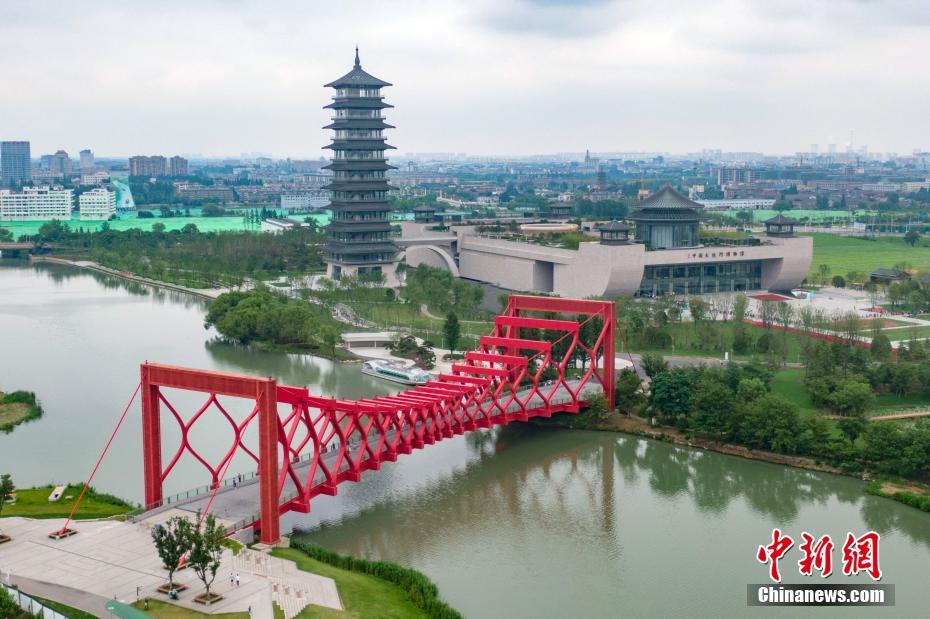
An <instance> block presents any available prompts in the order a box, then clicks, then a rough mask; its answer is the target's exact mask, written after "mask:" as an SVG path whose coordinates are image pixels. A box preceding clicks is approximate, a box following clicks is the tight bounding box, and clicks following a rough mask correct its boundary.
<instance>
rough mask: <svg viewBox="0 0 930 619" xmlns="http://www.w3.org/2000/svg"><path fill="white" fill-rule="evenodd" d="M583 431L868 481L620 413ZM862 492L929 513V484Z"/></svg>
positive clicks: (890, 484) (879, 485)
mask: <svg viewBox="0 0 930 619" xmlns="http://www.w3.org/2000/svg"><path fill="white" fill-rule="evenodd" d="M560 417H564V419H560ZM550 419H551V420H552V423H550V424H547V425H557V426H562V427H567V428H573V427H574V426H573V424H572V416H571V415H564V416H559V415H556V416H554V417H552V418H550ZM581 429H584V430H595V431H602V432H621V433H624V434H632V435H635V436H641V437H643V438H649V439H653V440H657V441H664V442H667V443H674V444H676V445H684V446H687V447H694V448H697V449H704V450H707V451H715V452H717V453H721V454H726V455H729V456H737V457H739V458H745V459H746V460H758V461H760V462H768V463H770V464H781V465H783V466H790V467H793V468H799V469H807V470H810V471H818V472H821V473H831V474H833V475H843V476H845V477H854V478H856V479H862V480H864V481H865V480H868V477H867V476H866V475H862V474H854V473H850V472H849V471H844V470H843V469H841V468H838V467H835V466H831V465H829V464H824V463H822V462H818V461H817V460H815V459H813V458H807V457H804V456H793V455H789V454H782V453H776V452H771V451H761V450H757V449H749V448H748V447H745V446H743V445H735V444H732V443H722V442H720V441H715V440H712V439H707V438H698V437H694V436H688V435H687V434H685V433H683V432H681V431H680V430H678V429H677V428H674V427H671V426H652V425H650V424H649V423H648V422H647V421H646V420H645V419H641V418H639V417H634V416H630V415H624V414H621V413H611V414H610V415H609V416H608V417H607V418H606V419H605V420H602V421H598V422H596V423H586V424H584V427H583V428H581ZM863 491H864V492H867V493H868V494H872V495H875V496H880V497H884V498H887V499H891V500H893V501H897V502H899V503H904V504H905V505H909V506H910V507H914V508H916V509H919V510H921V511H925V512H930V486H928V485H926V484H921V483H918V482H914V481H908V482H906V483H905V482H897V481H887V480H885V481H873V482H872V483H871V484H869V485H868V486H866V487H865V488H864V490H863Z"/></svg>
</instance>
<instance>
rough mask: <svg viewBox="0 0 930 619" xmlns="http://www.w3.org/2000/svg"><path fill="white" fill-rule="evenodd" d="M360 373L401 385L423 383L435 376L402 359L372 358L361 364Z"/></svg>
mask: <svg viewBox="0 0 930 619" xmlns="http://www.w3.org/2000/svg"><path fill="white" fill-rule="evenodd" d="M362 374H368V375H369V376H377V377H378V378H383V379H384V380H389V381H392V382H395V383H400V384H402V385H424V384H426V382H427V381H430V380H434V379H435V378H436V377H435V376H434V375H433V374H431V373H430V372H427V371H425V370H421V369H420V368H418V367H416V366H413V365H407V364H405V363H404V362H402V361H388V360H386V359H373V360H371V361H366V362H365V363H363V364H362Z"/></svg>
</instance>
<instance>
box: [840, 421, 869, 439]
mask: <svg viewBox="0 0 930 619" xmlns="http://www.w3.org/2000/svg"><path fill="white" fill-rule="evenodd" d="M866 423H868V422H867V421H866V419H865V415H849V416H848V417H843V418H842V419H840V420H839V421H838V422H837V423H836V426H837V427H838V428H839V429H840V432H842V433H843V434H845V435H846V438H848V439H849V442H850V443H855V442H856V438H857V437H859V436H860V435H861V434H862V433H863V432H864V431H865V426H866Z"/></svg>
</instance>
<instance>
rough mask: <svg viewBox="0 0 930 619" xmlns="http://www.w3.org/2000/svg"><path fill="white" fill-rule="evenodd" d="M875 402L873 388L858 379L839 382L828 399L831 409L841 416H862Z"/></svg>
mask: <svg viewBox="0 0 930 619" xmlns="http://www.w3.org/2000/svg"><path fill="white" fill-rule="evenodd" d="M874 402H875V394H873V393H872V388H871V387H870V386H869V385H868V383H864V382H861V381H858V380H856V379H848V380H844V381H841V382H839V383H838V384H837V385H836V387H835V388H834V389H833V392H832V393H831V394H830V395H829V397H828V398H827V405H828V406H829V408H830V409H831V410H832V411H834V412H836V413H837V414H839V415H862V414H864V413H865V411H866V410H867V409H868V408H869V407H870V406H871V405H872V404H873V403H874Z"/></svg>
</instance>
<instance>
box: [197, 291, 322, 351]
mask: <svg viewBox="0 0 930 619" xmlns="http://www.w3.org/2000/svg"><path fill="white" fill-rule="evenodd" d="M204 326H205V327H211V326H215V327H216V330H217V331H219V332H220V333H221V334H223V335H224V336H225V337H228V338H229V339H232V340H235V341H237V342H241V343H243V344H248V343H252V342H259V343H265V344H271V345H276V346H286V347H290V348H296V349H302V350H310V351H315V352H318V353H325V352H330V353H334V352H335V344H334V338H335V332H338V330H339V323H337V322H336V321H335V320H334V319H333V317H332V315H331V314H330V313H329V311H328V310H327V309H326V308H324V307H323V306H320V305H312V304H310V303H307V302H305V301H301V300H298V299H292V298H288V297H286V296H284V295H282V294H279V293H276V292H272V291H271V290H270V289H268V288H266V287H264V286H260V287H257V288H256V289H254V290H251V291H249V292H227V293H224V294H221V295H220V296H219V297H217V298H216V300H214V301H213V302H212V303H211V304H210V309H209V310H208V311H207V316H206V318H205V319H204Z"/></svg>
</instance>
